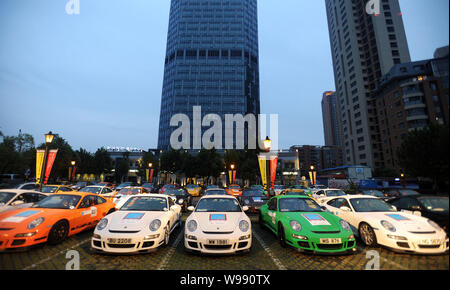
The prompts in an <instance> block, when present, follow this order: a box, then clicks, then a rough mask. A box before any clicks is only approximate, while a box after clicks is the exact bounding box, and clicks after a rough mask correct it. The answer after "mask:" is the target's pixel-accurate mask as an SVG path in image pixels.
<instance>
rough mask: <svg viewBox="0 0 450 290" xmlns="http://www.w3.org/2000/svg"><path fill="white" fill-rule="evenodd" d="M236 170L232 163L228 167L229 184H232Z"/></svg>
mask: <svg viewBox="0 0 450 290" xmlns="http://www.w3.org/2000/svg"><path fill="white" fill-rule="evenodd" d="M235 168H236V165H234V163H232V164H231V165H230V169H231V170H230V184H234V177H235V176H236V175H235V174H236V173H235V172H236V171H235V170H234V169H235Z"/></svg>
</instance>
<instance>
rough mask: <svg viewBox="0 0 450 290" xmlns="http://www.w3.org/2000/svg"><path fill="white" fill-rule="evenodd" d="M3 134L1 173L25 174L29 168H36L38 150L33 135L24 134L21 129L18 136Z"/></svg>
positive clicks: (0, 156)
mask: <svg viewBox="0 0 450 290" xmlns="http://www.w3.org/2000/svg"><path fill="white" fill-rule="evenodd" d="M1 135H2V137H3V141H2V143H0V173H18V174H24V173H25V171H26V170H27V169H34V167H35V165H34V164H35V162H36V157H35V155H36V150H35V148H34V138H33V136H31V135H30V134H22V131H21V130H19V134H18V135H17V136H4V135H3V134H1ZM33 172H34V170H33Z"/></svg>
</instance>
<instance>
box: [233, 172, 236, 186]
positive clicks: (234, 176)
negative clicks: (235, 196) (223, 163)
mask: <svg viewBox="0 0 450 290" xmlns="http://www.w3.org/2000/svg"><path fill="white" fill-rule="evenodd" d="M235 180H236V170H233V184H234V181H235Z"/></svg>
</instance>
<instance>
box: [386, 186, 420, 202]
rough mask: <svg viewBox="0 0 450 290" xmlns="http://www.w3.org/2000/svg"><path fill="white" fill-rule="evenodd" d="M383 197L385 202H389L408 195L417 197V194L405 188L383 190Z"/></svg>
mask: <svg viewBox="0 0 450 290" xmlns="http://www.w3.org/2000/svg"><path fill="white" fill-rule="evenodd" d="M383 191H384V196H385V197H386V200H389V199H391V198H395V197H399V196H409V195H418V194H420V193H419V192H417V191H415V190H413V189H407V188H387V189H384V190H383Z"/></svg>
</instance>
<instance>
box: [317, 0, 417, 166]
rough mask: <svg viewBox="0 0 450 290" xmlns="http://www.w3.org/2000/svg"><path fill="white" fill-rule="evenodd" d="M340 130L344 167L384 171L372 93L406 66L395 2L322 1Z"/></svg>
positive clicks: (403, 42)
mask: <svg viewBox="0 0 450 290" xmlns="http://www.w3.org/2000/svg"><path fill="white" fill-rule="evenodd" d="M325 3H326V10H327V18H328V26H329V35H330V44H331V53H332V60H333V67H334V77H335V85H336V101H337V106H338V111H339V116H338V117H339V119H340V123H341V125H342V138H341V141H340V144H342V148H343V151H344V152H343V154H344V163H345V164H358V165H367V166H370V167H372V168H378V167H382V165H383V164H382V158H383V157H382V156H381V152H382V144H381V141H380V136H379V127H378V120H377V112H376V102H375V96H374V93H373V92H374V90H375V89H376V88H377V86H378V84H379V81H380V79H381V77H382V76H383V75H384V74H386V73H387V72H389V70H390V69H391V68H392V67H393V66H394V65H395V64H400V63H405V62H409V61H410V54H409V49H408V44H407V41H406V35H405V31H404V26H403V20H402V16H401V11H400V7H399V3H398V0H380V1H372V2H371V3H375V4H377V5H378V4H379V7H376V8H379V13H376V14H375V13H372V12H373V11H372V10H370V9H367V8H368V7H367V6H368V5H367V4H368V3H369V1H365V0H325Z"/></svg>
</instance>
